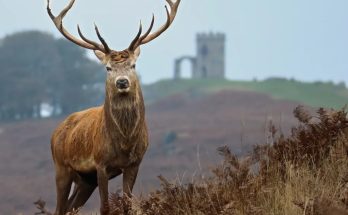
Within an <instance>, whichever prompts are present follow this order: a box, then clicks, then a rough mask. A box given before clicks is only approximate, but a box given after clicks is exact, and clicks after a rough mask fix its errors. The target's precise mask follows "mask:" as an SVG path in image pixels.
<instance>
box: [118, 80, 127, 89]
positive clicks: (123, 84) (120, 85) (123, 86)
mask: <svg viewBox="0 0 348 215" xmlns="http://www.w3.org/2000/svg"><path fill="white" fill-rule="evenodd" d="M116 87H117V88H118V89H121V90H122V89H127V88H128V87H129V81H128V79H126V78H122V79H118V80H117V81H116Z"/></svg>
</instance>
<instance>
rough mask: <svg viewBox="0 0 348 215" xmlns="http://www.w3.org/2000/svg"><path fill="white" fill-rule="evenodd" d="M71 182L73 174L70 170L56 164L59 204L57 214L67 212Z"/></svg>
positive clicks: (62, 214) (60, 214)
mask: <svg viewBox="0 0 348 215" xmlns="http://www.w3.org/2000/svg"><path fill="white" fill-rule="evenodd" d="M71 184H72V175H71V172H70V170H69V169H68V168H64V167H57V166H56V189H57V206H56V212H55V213H54V214H55V215H64V214H65V213H66V211H67V207H68V205H67V204H68V197H69V193H70V189H71Z"/></svg>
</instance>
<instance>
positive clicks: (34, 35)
mask: <svg viewBox="0 0 348 215" xmlns="http://www.w3.org/2000/svg"><path fill="white" fill-rule="evenodd" d="M102 80H103V72H102V69H101V66H100V65H98V64H97V63H95V62H94V61H92V60H90V59H89V58H88V57H87V56H86V53H85V51H84V50H83V49H81V48H79V47H77V46H75V45H73V44H72V43H70V42H66V41H64V40H60V39H58V40H57V39H55V38H54V37H53V36H52V35H50V34H47V33H43V32H39V31H27V32H20V33H16V34H13V35H10V36H7V37H5V38H4V39H3V40H2V43H1V45H0V120H13V119H25V118H32V117H38V116H40V113H39V112H40V106H41V104H42V103H43V102H45V103H50V104H51V105H52V106H54V107H55V108H60V109H61V110H62V112H61V114H68V113H70V112H73V111H77V110H79V109H81V108H84V107H86V106H90V105H95V104H96V103H97V100H98V98H100V92H97V91H96V90H95V89H94V87H93V86H94V85H95V84H96V83H98V82H101V81H102Z"/></svg>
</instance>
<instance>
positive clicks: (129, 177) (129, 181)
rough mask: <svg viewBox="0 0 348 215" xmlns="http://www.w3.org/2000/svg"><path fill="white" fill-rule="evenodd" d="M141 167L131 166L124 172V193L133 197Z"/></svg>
mask: <svg viewBox="0 0 348 215" xmlns="http://www.w3.org/2000/svg"><path fill="white" fill-rule="evenodd" d="M138 170H139V165H138V164H137V165H135V166H130V167H127V168H125V169H124V172H123V193H124V194H126V195H127V196H128V197H131V194H132V190H133V186H134V184H135V180H136V178H137V175H138Z"/></svg>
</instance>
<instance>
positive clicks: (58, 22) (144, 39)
mask: <svg viewBox="0 0 348 215" xmlns="http://www.w3.org/2000/svg"><path fill="white" fill-rule="evenodd" d="M166 1H167V3H168V4H169V7H170V12H169V10H168V7H167V6H165V8H166V12H167V22H166V23H165V24H164V25H163V26H161V27H160V28H159V29H158V30H157V31H156V32H153V33H151V30H152V28H153V24H154V22H155V17H154V15H152V21H151V25H150V27H149V29H148V30H147V31H146V33H145V34H144V35H141V33H142V29H143V28H142V24H141V22H140V27H139V32H138V34H137V36H136V37H135V38H134V40H133V41H132V43H131V44H130V46H129V47H128V50H129V51H134V50H135V49H136V48H138V47H139V46H140V45H143V44H146V43H148V42H150V41H152V40H154V39H155V38H157V37H158V36H159V35H161V34H162V33H163V32H164V31H166V30H167V29H168V28H169V26H170V25H171V24H172V23H173V21H174V18H175V16H176V13H177V11H178V7H179V4H180V2H181V0H176V1H175V2H172V0H166ZM74 3H75V0H71V1H70V3H69V4H68V5H67V6H66V7H65V8H64V9H63V10H62V11H61V12H60V13H59V15H58V16H54V15H53V13H52V11H51V8H50V0H47V12H48V14H49V16H50V17H51V19H52V21H53V23H54V24H55V26H56V27H57V29H58V30H59V31H60V33H62V35H63V36H64V37H65V38H67V39H68V40H70V41H71V42H73V43H75V44H77V45H79V46H81V47H83V48H86V49H91V50H99V51H102V52H104V53H106V54H108V53H110V52H111V49H110V48H109V46H108V45H107V43H106V42H105V40H104V38H103V37H102V36H101V35H100V33H99V30H98V27H97V26H95V31H96V33H97V36H98V38H99V40H100V42H101V43H102V44H99V43H97V42H94V41H92V40H89V39H87V38H86V37H85V36H83V34H82V33H81V29H80V27H79V26H77V30H78V33H79V35H80V37H81V39H82V40H81V39H78V38H76V37H75V36H73V35H72V34H70V33H69V32H68V31H67V30H66V29H65V28H64V26H63V18H64V16H65V15H66V14H67V13H68V11H69V10H70V9H71V8H72V6H73V5H74ZM150 33H151V34H150Z"/></svg>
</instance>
